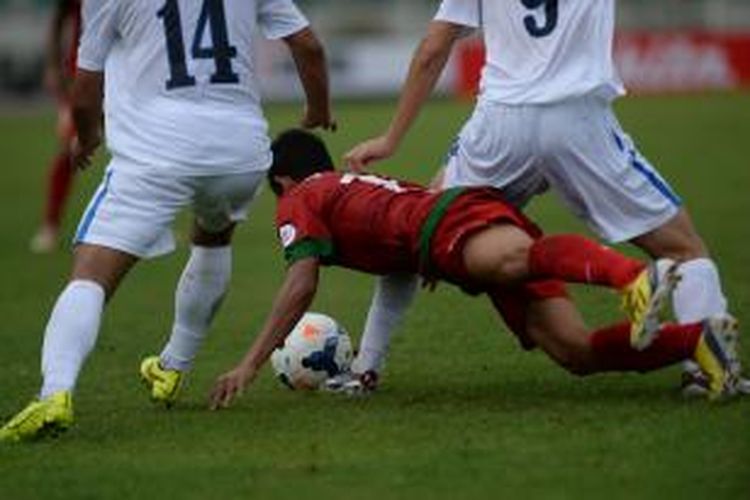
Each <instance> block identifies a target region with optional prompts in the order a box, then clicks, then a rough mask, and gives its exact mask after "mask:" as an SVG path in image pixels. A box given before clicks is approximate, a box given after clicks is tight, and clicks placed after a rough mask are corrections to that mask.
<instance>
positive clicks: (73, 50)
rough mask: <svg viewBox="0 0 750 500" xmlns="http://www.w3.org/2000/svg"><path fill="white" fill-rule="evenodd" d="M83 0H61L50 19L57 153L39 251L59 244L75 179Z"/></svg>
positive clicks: (48, 70)
mask: <svg viewBox="0 0 750 500" xmlns="http://www.w3.org/2000/svg"><path fill="white" fill-rule="evenodd" d="M80 7H81V6H80V1H79V0H58V2H57V3H56V4H55V11H54V13H53V15H52V22H51V23H50V28H49V35H48V42H47V62H46V67H45V73H44V84H45V87H46V88H47V90H48V91H49V92H50V93H51V94H52V95H53V96H54V97H55V99H56V101H57V131H56V134H57V140H58V148H57V153H56V154H55V156H54V157H53V158H52V161H51V163H50V166H49V174H48V176H49V177H48V180H47V194H46V204H45V209H44V219H43V221H42V224H41V226H40V227H39V229H38V230H37V232H36V234H35V235H34V237H33V238H32V240H31V250H32V251H33V252H36V253H47V252H50V251H52V250H53V249H54V248H55V245H56V244H57V238H58V233H59V231H60V222H61V220H62V214H63V210H64V208H65V203H66V201H67V199H68V195H69V193H70V188H71V185H72V183H73V173H74V171H75V169H74V168H73V165H72V163H71V156H70V152H71V146H72V143H73V139H74V138H75V135H76V134H75V128H74V126H73V120H72V115H71V109H70V96H69V92H70V86H71V84H72V82H73V77H74V76H75V68H76V55H77V50H78V37H79V35H80Z"/></svg>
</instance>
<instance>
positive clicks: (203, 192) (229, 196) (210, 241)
mask: <svg viewBox="0 0 750 500" xmlns="http://www.w3.org/2000/svg"><path fill="white" fill-rule="evenodd" d="M264 179H265V172H246V173H240V174H228V175H221V176H211V177H204V178H198V179H196V183H197V185H196V196H195V201H194V203H193V211H194V214H195V228H196V229H195V232H194V233H193V241H194V243H196V244H200V242H203V243H204V244H207V246H213V245H219V244H221V243H222V242H226V243H227V244H228V243H229V239H231V234H232V229H233V227H234V225H235V224H237V223H239V222H241V221H244V220H245V219H247V213H248V210H249V208H250V205H251V204H252V202H253V201H254V200H255V198H256V197H257V195H258V193H259V192H260V188H261V186H262V184H263V181H264Z"/></svg>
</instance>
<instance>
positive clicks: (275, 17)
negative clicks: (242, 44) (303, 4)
mask: <svg viewBox="0 0 750 500" xmlns="http://www.w3.org/2000/svg"><path fill="white" fill-rule="evenodd" d="M308 24H309V23H308V21H307V19H306V18H305V16H304V15H303V14H302V12H300V10H299V9H298V8H297V6H296V5H294V2H292V0H261V1H260V2H259V5H258V25H259V27H260V30H261V33H262V34H263V36H264V37H266V38H267V39H269V40H278V39H280V38H284V37H287V36H289V35H293V34H294V33H297V32H298V31H301V30H303V29H304V28H306V27H307V26H308Z"/></svg>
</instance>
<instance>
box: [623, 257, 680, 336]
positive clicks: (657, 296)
mask: <svg viewBox="0 0 750 500" xmlns="http://www.w3.org/2000/svg"><path fill="white" fill-rule="evenodd" d="M677 267H678V266H677V263H676V262H674V261H673V260H670V259H659V260H658V261H656V262H653V263H651V264H650V265H649V266H648V267H647V268H646V269H644V270H643V272H641V273H640V274H639V275H638V276H637V277H636V278H635V279H634V280H633V281H632V282H631V283H629V284H628V285H627V286H625V288H623V289H622V290H620V295H621V296H622V309H623V311H625V314H626V315H627V317H628V319H629V320H630V323H631V326H630V345H632V346H633V347H635V348H636V349H645V348H646V347H648V346H649V345H650V344H651V342H653V340H654V337H655V336H656V334H657V333H658V332H659V327H660V323H661V321H660V314H661V310H662V308H663V307H664V304H666V302H667V300H668V299H669V297H670V296H671V294H672V291H673V290H674V289H675V287H676V286H677V283H678V282H679V280H680V275H679V273H678V272H677Z"/></svg>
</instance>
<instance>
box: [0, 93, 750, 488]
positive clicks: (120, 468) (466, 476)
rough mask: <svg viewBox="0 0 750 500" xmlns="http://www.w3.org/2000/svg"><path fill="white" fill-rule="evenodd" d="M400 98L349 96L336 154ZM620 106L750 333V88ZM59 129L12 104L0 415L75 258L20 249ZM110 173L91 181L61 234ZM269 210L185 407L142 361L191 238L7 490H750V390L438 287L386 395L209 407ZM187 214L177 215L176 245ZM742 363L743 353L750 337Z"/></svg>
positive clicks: (160, 337) (590, 313)
mask: <svg viewBox="0 0 750 500" xmlns="http://www.w3.org/2000/svg"><path fill="white" fill-rule="evenodd" d="M391 109H392V104H391V103H370V104H353V103H351V104H342V105H341V106H340V107H339V108H338V109H337V112H338V117H339V121H340V131H339V132H338V133H337V134H335V135H331V136H330V145H331V147H332V149H333V152H334V153H335V154H336V155H337V156H339V157H340V156H341V155H342V154H343V152H344V151H345V150H346V149H347V147H348V146H351V145H352V144H353V143H354V142H355V141H357V140H359V139H361V138H363V137H366V136H368V135H369V134H373V133H375V132H377V131H378V130H380V129H381V128H382V127H383V126H384V125H385V124H386V123H387V120H388V118H389V115H390V112H391ZM470 109H471V105H470V103H453V102H447V101H445V102H436V103H434V104H432V105H431V106H430V107H429V109H428V110H427V112H426V113H425V114H424V115H423V116H422V118H421V120H420V122H419V123H418V126H417V127H416V129H415V130H414V131H413V133H412V134H411V135H410V136H409V138H408V141H407V142H406V143H405V144H404V147H403V150H402V152H401V153H400V154H399V156H398V157H396V158H395V159H393V161H390V162H388V163H387V164H386V165H385V166H384V168H383V170H384V171H386V172H388V173H396V172H399V173H401V175H403V176H406V177H410V178H413V179H417V180H422V181H426V180H428V179H429V178H430V176H431V175H432V173H433V171H434V167H435V166H436V165H438V164H439V163H440V160H441V158H442V157H443V155H444V152H445V150H446V148H447V145H448V144H449V141H450V140H451V138H452V137H453V136H454V135H455V133H456V132H457V130H458V128H459V127H460V125H461V123H462V122H463V120H464V119H465V117H466V116H467V115H468V113H469V112H470ZM618 109H619V111H620V116H621V118H622V121H623V123H624V125H625V127H626V129H628V130H629V131H630V132H631V133H632V134H633V135H634V136H635V137H636V139H637V140H638V142H639V144H640V146H641V149H642V150H643V152H644V153H645V154H646V156H647V157H649V158H650V159H651V160H652V161H653V163H655V164H656V165H657V166H658V167H659V168H660V170H661V171H662V172H663V173H664V174H665V176H666V177H667V178H669V179H670V180H671V182H672V183H673V185H674V187H675V188H676V189H677V190H678V191H679V192H680V193H681V194H682V195H683V196H684V197H685V199H686V200H687V201H688V206H689V208H690V209H691V211H692V212H693V215H694V218H695V220H696V223H697V224H698V226H699V227H700V229H701V231H702V234H703V235H704V237H705V239H706V240H707V241H708V242H709V243H710V246H711V248H712V250H713V253H714V255H715V258H716V260H717V261H718V263H719V265H720V267H721V269H722V270H723V277H724V281H725V287H726V291H727V294H728V295H729V297H730V300H731V305H732V309H733V310H734V311H735V313H736V314H737V315H738V316H739V318H740V320H744V323H745V324H750V314H749V313H748V309H749V306H750V285H748V283H750V252H748V250H747V246H746V245H747V244H748V242H750V224H748V222H747V217H748V214H750V196H748V194H747V193H748V188H750V169H749V165H748V158H750V140H749V138H750V96H749V95H738V94H734V95H714V96H690V97H684V98H631V99H629V100H626V101H624V102H623V103H622V104H621V105H620V106H619V108H618ZM297 111H298V110H297V108H295V107H289V106H272V107H270V108H269V117H270V119H271V122H272V123H273V125H274V128H275V129H276V130H278V129H279V128H281V127H284V126H287V125H288V124H290V123H293V122H294V121H295V120H296V118H297ZM52 125H53V121H52V118H51V114H25V115H22V116H5V117H0V136H2V138H3V139H2V143H3V155H4V161H3V163H4V167H3V182H2V183H0V200H2V203H3V208H4V209H3V210H2V211H0V227H2V234H3V237H2V238H3V240H2V243H3V244H2V245H0V273H1V274H0V275H1V276H2V280H1V281H0V317H2V318H3V319H4V321H3V326H2V328H0V346H1V347H0V417H3V419H4V418H7V417H9V416H11V415H12V414H13V413H15V412H16V411H17V410H19V409H20V408H21V407H22V406H23V405H24V404H25V403H26V402H27V400H28V398H29V397H30V396H31V395H32V394H34V392H35V391H36V389H37V387H38V383H39V376H38V371H39V369H38V366H39V347H40V344H41V338H42V331H43V328H44V323H45V321H46V317H47V314H48V311H49V310H50V308H51V305H52V304H53V302H54V300H55V297H56V295H57V293H58V292H59V290H60V288H61V287H62V285H63V283H64V282H65V279H66V273H67V270H68V266H69V264H70V257H69V255H68V254H67V253H66V252H60V253H58V254H55V255H52V256H46V257H39V256H33V255H31V254H29V253H28V252H27V243H28V238H29V237H30V236H31V234H32V232H33V230H34V228H35V225H36V223H37V220H38V214H39V212H40V206H39V204H40V200H41V193H42V187H43V178H44V176H45V166H46V160H47V157H48V156H49V154H50V153H51V152H52V150H53V148H54V143H53V140H52V138H51V135H50V130H52ZM100 175H101V171H100V170H98V169H97V170H95V171H92V172H87V173H85V174H84V175H81V176H80V178H79V182H78V185H77V188H76V196H75V200H74V201H73V203H72V206H71V210H70V212H69V216H68V217H67V220H66V228H67V229H68V231H69V232H70V231H72V230H73V228H74V225H75V222H76V219H77V217H78V215H79V214H80V213H81V211H82V209H83V206H84V204H85V202H86V201H87V199H88V197H89V196H90V194H91V193H92V191H93V189H94V187H95V185H96V183H97V182H98V178H99V176H100ZM272 210H273V200H272V198H271V196H270V194H269V192H268V191H267V192H266V193H264V195H263V196H262V199H261V200H260V202H259V203H258V204H257V205H256V207H255V210H254V211H253V214H252V217H251V221H250V222H249V223H248V224H247V225H246V226H244V227H243V228H242V229H241V231H240V232H239V234H238V238H237V245H236V251H235V273H234V281H233V287H232V291H231V294H230V296H229V298H228V300H227V302H226V303H225V306H224V308H223V310H222V313H221V314H220V315H219V317H218V319H217V322H216V324H215V327H214V328H213V332H212V335H211V336H210V337H209V339H208V341H207V343H206V346H205V349H204V350H203V351H202V353H201V356H200V358H199V360H198V363H197V366H196V367H195V370H194V372H193V374H192V376H191V377H190V380H189V383H188V385H187V387H186V390H185V392H184V394H183V396H184V397H183V399H182V401H181V403H180V404H179V405H178V406H177V407H176V408H174V409H173V410H172V411H164V410H162V409H160V408H156V407H152V406H151V405H150V404H149V402H148V401H147V398H146V397H145V394H144V391H143V390H142V388H141V387H140V385H139V384H138V380H137V377H136V370H137V366H138V363H139V360H140V358H141V357H142V356H143V355H144V354H148V353H152V352H157V350H158V349H159V348H160V347H161V345H162V342H163V341H164V338H165V335H166V332H167V331H168V329H169V326H170V320H171V302H172V293H173V287H174V284H175V283H176V281H177V278H178V276H179V272H180V270H181V267H182V265H183V263H184V260H185V257H186V255H187V251H186V248H185V245H184V244H183V245H182V246H181V248H180V250H179V251H178V252H176V254H175V255H173V256H171V257H169V258H164V259H159V260H157V261H154V262H147V263H144V264H143V265H142V266H141V267H140V268H138V269H137V270H136V271H135V272H134V273H133V274H132V275H131V276H130V277H129V279H128V280H127V282H126V283H125V284H124V286H123V288H122V289H121V290H120V293H118V295H117V297H116V298H115V299H114V300H113V302H112V303H111V304H110V306H109V308H108V311H107V315H106V319H105V321H104V324H103V327H102V332H101V335H100V337H99V343H98V346H97V351H96V352H95V355H94V356H92V357H91V359H90V360H89V363H88V364H87V365H86V367H85V369H84V371H83V374H82V377H81V379H80V384H79V389H78V392H77V398H76V412H77V420H76V426H75V427H74V428H73V429H72V430H71V431H70V432H69V433H68V434H66V435H65V436H64V437H62V438H61V439H58V440H56V441H51V442H43V443H33V444H26V445H12V446H0V498H2V499H17V498H134V497H141V498H144V497H161V498H180V499H188V498H239V497H244V498H277V497H278V498H326V497H328V498H365V499H367V498H419V497H423V498H469V497H472V498H516V497H523V498H603V497H607V498H609V499H619V498H622V499H632V498H639V499H640V498H660V499H666V498H675V499H684V498H696V499H703V498H712V499H713V500H718V499H725V498H727V499H743V498H748V494H749V493H748V492H750V439H748V437H747V436H748V425H749V424H750V418H749V417H750V402H749V400H748V399H745V400H742V401H735V402H732V403H731V404H726V405H712V404H708V403H706V402H702V401H697V402H695V401H694V402H685V401H683V400H682V399H681V398H680V397H679V395H678V393H677V390H676V383H677V379H678V375H679V372H678V370H677V369H676V368H672V369H668V370H663V371H661V372H657V373H653V374H649V375H646V376H638V375H605V376H597V377H591V378H587V379H578V378H575V377H573V376H571V375H568V374H567V373H565V372H564V371H562V370H561V369H559V368H557V367H556V366H554V365H553V364H552V363H551V362H550V361H548V360H547V359H546V358H545V357H544V356H543V355H542V354H540V353H523V352H521V351H520V349H519V348H518V347H517V346H516V344H515V342H514V340H513V339H512V338H511V337H510V336H509V335H508V334H507V333H505V331H504V330H503V328H502V326H501V325H500V323H499V322H498V320H497V319H496V318H495V316H494V314H493V312H492V310H491V309H490V308H489V307H488V306H487V304H486V303H485V302H484V301H483V300H481V299H470V298H468V297H465V296H462V295H461V294H459V293H458V292H456V291H453V290H450V289H449V288H448V287H447V286H443V287H441V288H440V289H439V290H438V291H437V292H436V293H434V294H424V295H422V296H420V298H419V299H418V301H417V304H416V306H415V307H414V308H413V309H412V310H411V311H410V313H409V315H408V318H407V322H406V324H405V325H404V328H403V329H402V331H401V335H399V336H398V337H397V338H396V340H395V342H394V346H393V355H392V357H391V359H390V362H389V366H388V371H387V375H386V377H385V379H384V381H383V386H382V390H381V391H379V393H378V394H377V395H376V397H373V398H371V399H368V400H363V401H349V400H344V399H340V398H333V397H329V396H328V395H324V394H304V393H293V392H290V391H287V390H285V389H284V388H282V387H281V386H280V385H279V384H278V383H277V382H276V381H275V380H273V378H272V377H271V376H270V374H269V373H268V371H266V372H264V374H263V376H262V377H261V378H260V379H259V380H258V382H257V384H256V385H254V386H253V387H252V388H251V389H250V390H249V392H248V393H247V394H246V395H245V397H244V398H242V399H241V400H239V401H238V403H237V404H236V405H235V406H234V407H233V408H232V409H231V410H229V411H225V412H219V413H212V412H209V411H207V409H206V395H207V392H208V390H209V388H210V386H211V383H212V381H213V380H214V378H215V377H216V376H217V375H218V374H219V373H221V372H222V370H224V369H226V368H227V367H228V366H229V365H231V364H232V363H234V362H235V361H236V360H238V358H239V357H240V355H241V353H242V352H243V351H244V349H245V348H246V346H247V345H248V343H249V341H250V339H251V335H252V334H253V332H254V331H256V329H257V328H258V327H259V325H260V324H261V322H262V320H263V318H264V315H265V313H266V310H267V308H268V307H269V304H270V302H271V299H272V294H273V292H274V290H275V287H276V286H277V285H278V284H279V282H280V279H281V277H282V273H283V263H282V261H281V258H280V256H279V254H278V250H277V247H276V243H275V240H274V231H273V224H272ZM531 213H532V215H533V216H534V217H535V218H536V219H537V220H538V221H540V222H541V223H542V224H543V225H544V226H545V227H546V229H547V230H548V231H569V230H582V229H583V228H582V226H581V225H580V224H579V223H578V222H576V221H574V220H572V219H571V217H570V216H568V215H566V213H565V211H564V210H563V209H562V208H561V207H560V206H559V205H558V204H557V203H556V202H555V201H554V200H553V199H552V198H551V197H548V198H545V199H542V200H540V201H538V202H536V203H535V204H534V206H533V207H532V210H531ZM186 227H187V218H183V219H181V220H180V221H179V224H178V230H179V232H180V233H181V234H182V235H183V236H182V239H183V240H184V234H185V229H186ZM629 251H630V250H629ZM371 283H372V280H371V279H370V278H369V277H366V276H363V275H357V274H352V273H346V272H343V271H340V270H327V271H325V273H324V275H323V278H322V288H321V291H320V294H319V297H318V298H317V300H316V303H315V306H314V308H315V309H317V310H321V311H325V312H328V313H330V314H332V315H334V316H335V317H336V318H338V319H339V320H340V321H341V322H342V323H343V324H344V325H345V326H346V327H347V328H348V329H349V330H350V331H351V332H353V333H356V332H358V330H359V328H360V326H361V323H362V320H363V316H364V313H365V311H366V308H367V304H368V301H369V293H370V287H371ZM579 292H580V293H579V295H580V299H581V304H582V307H583V308H584V310H585V313H586V316H587V318H588V319H589V320H590V321H591V322H592V323H601V322H603V321H609V320H611V319H613V318H614V317H615V315H616V311H615V298H614V297H613V296H612V295H609V294H607V293H604V292H602V291H586V292H583V291H579ZM355 336H356V335H355ZM743 354H744V358H745V359H746V360H747V361H748V362H750V356H749V355H750V350H749V349H748V347H747V345H745V346H744V347H743Z"/></svg>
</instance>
